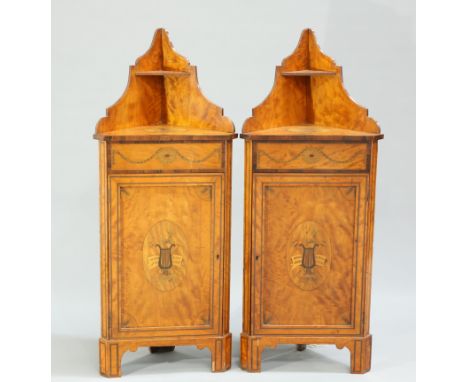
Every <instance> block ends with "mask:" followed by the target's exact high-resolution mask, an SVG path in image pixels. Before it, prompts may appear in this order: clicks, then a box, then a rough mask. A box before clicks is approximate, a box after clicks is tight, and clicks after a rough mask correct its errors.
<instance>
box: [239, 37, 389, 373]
mask: <svg viewBox="0 0 468 382" xmlns="http://www.w3.org/2000/svg"><path fill="white" fill-rule="evenodd" d="M241 137H242V138H244V139H245V214H244V216H245V217H244V219H245V222H244V225H245V226H244V300H243V333H242V334H241V366H242V368H244V369H246V370H248V371H260V368H261V354H262V351H263V350H264V349H265V348H266V347H271V348H274V347H276V346H277V345H278V344H296V345H297V349H298V350H304V349H305V348H306V345H307V344H332V345H333V344H334V345H336V347H338V348H339V349H341V348H343V347H346V348H348V349H349V351H350V353H351V372H353V373H365V372H367V371H368V370H369V369H370V360H371V335H370V334H369V306H370V288H371V264H372V240H373V221H374V196H375V177H376V161H377V141H378V140H379V139H381V138H382V137H383V136H382V135H381V134H380V129H379V127H378V126H377V124H376V122H375V121H374V120H373V119H371V118H369V117H368V115H367V110H366V109H364V108H362V107H361V106H359V105H357V104H356V103H355V102H353V101H352V100H351V98H350V97H349V96H348V94H347V92H346V91H345V89H344V88H343V84H342V75H341V68H340V67H338V66H337V65H336V64H335V63H334V61H333V60H332V59H330V58H329V57H327V56H326V55H324V54H323V53H322V52H321V51H320V49H319V47H318V46H317V43H316V40H315V37H314V34H313V33H312V31H311V30H310V29H307V30H305V31H303V33H302V36H301V38H300V41H299V44H298V46H297V48H296V50H295V51H294V52H293V54H292V55H291V56H289V57H287V58H286V59H284V60H283V62H282V65H281V66H279V67H277V68H276V75H275V83H274V86H273V89H272V91H271V93H270V94H269V96H268V97H267V98H266V99H265V100H264V101H263V103H262V104H261V105H259V106H258V107H256V108H255V109H253V113H252V117H250V118H249V119H247V120H246V122H245V123H244V126H243V134H242V135H241Z"/></svg>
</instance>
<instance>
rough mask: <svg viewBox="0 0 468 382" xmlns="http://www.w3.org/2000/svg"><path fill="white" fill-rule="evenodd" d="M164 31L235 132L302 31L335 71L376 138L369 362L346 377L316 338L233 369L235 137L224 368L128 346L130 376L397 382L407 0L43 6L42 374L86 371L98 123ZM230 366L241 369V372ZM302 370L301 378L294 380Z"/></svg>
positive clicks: (238, 206)
mask: <svg viewBox="0 0 468 382" xmlns="http://www.w3.org/2000/svg"><path fill="white" fill-rule="evenodd" d="M158 27H165V28H167V30H168V31H169V34H170V38H171V40H172V42H173V44H174V47H175V48H176V50H177V51H178V52H179V53H181V54H183V55H185V56H186V57H188V58H189V60H190V62H191V63H192V64H193V65H197V66H198V74H199V82H200V86H201V88H202V90H203V92H204V94H205V95H206V96H207V97H208V98H209V99H210V100H211V101H213V102H214V103H216V104H218V105H220V106H222V107H224V111H225V114H226V115H227V116H229V117H230V118H231V119H232V120H233V121H234V124H235V125H236V130H237V131H240V130H241V128H242V123H243V121H244V120H245V119H246V118H247V117H248V116H249V115H250V112H251V108H252V107H254V106H256V105H258V104H259V103H260V102H261V101H262V100H263V99H264V98H265V97H266V95H267V94H268V92H269V91H270V89H271V87H272V84H273V76H274V68H275V65H279V64H280V62H281V59H282V58H283V57H285V56H287V55H289V54H290V53H291V52H292V51H293V49H294V47H295V46H296V43H297V41H298V39H299V36H300V32H301V30H302V29H303V28H306V27H311V28H312V29H314V30H315V31H316V36H317V38H318V42H319V44H320V46H321V48H322V50H323V51H324V52H325V53H326V54H328V55H330V56H331V57H333V58H334V59H335V61H336V62H337V64H339V65H342V66H343V70H344V80H345V86H346V88H347V89H348V91H349V93H350V94H351V96H352V97H353V98H354V99H355V100H356V101H357V102H358V103H360V104H362V105H364V106H365V107H368V108H369V111H370V115H371V116H372V117H374V118H375V119H376V120H377V121H378V123H379V124H380V126H381V127H382V131H383V133H384V134H385V139H384V140H383V141H381V144H380V150H379V165H378V178H377V205H376V220H375V245H374V274H373V297H372V320H371V333H372V334H373V336H374V346H373V360H372V362H373V368H372V371H371V372H370V373H369V374H367V375H364V376H362V377H353V376H352V375H350V374H348V358H349V353H348V351H347V350H337V349H335V348H334V347H329V346H320V347H315V348H310V349H309V350H307V351H306V352H303V353H297V352H295V351H294V349H293V347H292V346H281V347H279V348H278V349H276V350H274V351H273V350H267V351H266V352H265V353H264V362H263V370H264V371H263V373H261V374H259V375H257V374H247V373H245V372H242V371H241V370H240V369H239V360H238V357H239V344H238V337H239V333H240V328H241V313H242V306H241V300H242V287H241V280H242V265H241V264H242V219H243V216H242V207H243V141H242V140H237V141H236V142H235V144H234V163H233V195H232V203H233V214H232V284H231V332H232V333H233V338H234V341H235V342H234V345H233V346H234V348H233V367H232V370H231V371H229V372H227V373H223V374H211V373H210V372H209V353H208V351H207V350H203V351H199V350H196V349H195V348H192V347H187V348H185V347H184V348H177V351H176V352H175V353H173V354H167V355H161V356H154V355H149V354H148V352H147V350H146V349H140V350H139V351H138V352H136V353H127V354H126V355H125V357H124V360H123V361H124V365H123V372H124V374H125V375H126V378H130V379H132V380H139V379H147V380H150V379H151V380H158V378H160V377H164V378H165V380H167V381H174V380H187V379H188V378H190V379H191V380H193V381H195V380H204V381H207V380H218V381H219V380H238V378H239V377H243V378H245V379H257V380H260V379H265V380H267V379H268V380H270V381H274V380H278V381H280V380H282V381H284V379H285V378H287V377H288V375H287V374H286V373H291V374H290V375H291V376H292V377H293V378H296V377H298V378H301V377H306V378H310V380H312V379H313V378H320V379H319V380H336V381H338V380H350V379H351V378H354V379H357V378H361V380H363V381H369V380H379V381H395V380H398V381H409V380H414V373H415V371H414V370H415V368H414V361H415V282H414V279H415V6H414V1H407V0H399V1H396V0H362V1H351V0H329V1H266V0H265V1H255V0H250V1H239V0H238V1H232V2H227V1H169V0H165V1H155V0H152V1H149V0H148V1H116V0H112V1H111V0H106V1H103V0H99V1H98V0H81V1H73V0H61V1H54V2H53V38H52V43H53V45H52V46H53V57H52V59H53V73H52V80H53V83H52V86H53V87H52V89H53V98H52V105H53V130H52V132H53V138H52V139H53V142H52V149H53V164H52V171H53V172H52V174H53V180H52V182H53V195H52V197H53V211H52V218H53V227H52V235H53V237H52V239H53V241H52V243H53V253H52V288H53V289H52V299H53V300H52V301H53V308H52V333H53V338H52V371H53V377H54V380H56V381H59V380H62V379H63V380H65V379H66V380H74V379H75V380H82V379H87V380H88V379H90V378H91V379H92V378H95V379H96V380H102V379H101V377H100V376H99V374H98V351H97V350H98V347H97V340H98V337H99V334H100V333H99V332H100V320H99V314H100V309H99V296H100V295H99V244H98V243H99V235H98V232H99V228H98V222H99V220H98V155H97V146H98V145H97V142H96V141H94V140H92V138H91V136H92V134H93V131H94V127H95V124H96V122H97V120H98V119H99V118H100V117H102V116H103V115H104V113H105V108H106V107H108V106H110V105H111V104H113V103H114V102H115V101H116V100H117V99H118V98H119V97H120V95H121V94H122V93H123V91H124V89H125V86H126V83H127V76H128V66H129V65H131V64H133V63H134V60H135V59H136V58H137V57H138V56H140V55H141V54H142V53H143V52H145V51H146V49H147V48H148V47H149V44H150V42H151V39H152V36H153V33H154V31H155V29H156V28H158ZM241 373H242V374H241ZM303 373H307V374H303Z"/></svg>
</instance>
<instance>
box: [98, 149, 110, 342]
mask: <svg viewBox="0 0 468 382" xmlns="http://www.w3.org/2000/svg"><path fill="white" fill-rule="evenodd" d="M107 205H108V200H107V143H106V142H99V213H100V241H101V242H100V252H101V254H100V257H101V264H100V266H101V335H102V337H104V338H106V337H107V336H108V327H109V322H108V317H109V298H108V288H107V286H108V283H109V278H108V274H109V268H108V253H109V252H108V216H107Z"/></svg>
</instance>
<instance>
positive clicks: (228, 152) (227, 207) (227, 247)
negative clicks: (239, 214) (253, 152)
mask: <svg viewBox="0 0 468 382" xmlns="http://www.w3.org/2000/svg"><path fill="white" fill-rule="evenodd" d="M224 145H225V150H224V152H225V158H224V163H225V171H226V176H225V177H224V192H223V190H222V191H221V193H222V194H224V240H223V244H222V245H223V278H224V280H223V298H222V309H223V326H222V327H223V334H224V333H228V332H229V301H230V283H231V277H230V276H231V182H232V170H231V169H232V141H227V142H225V143H224Z"/></svg>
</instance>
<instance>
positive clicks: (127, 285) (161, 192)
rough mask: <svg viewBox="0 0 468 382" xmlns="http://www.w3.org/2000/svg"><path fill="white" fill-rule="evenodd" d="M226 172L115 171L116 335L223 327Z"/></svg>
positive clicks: (113, 289) (112, 184)
mask: <svg viewBox="0 0 468 382" xmlns="http://www.w3.org/2000/svg"><path fill="white" fill-rule="evenodd" d="M222 177H223V176H222V175H210V176H201V175H194V176H188V175H187V174H184V175H182V176H177V175H171V176H164V175H161V176H159V175H153V176H149V175H135V176H117V177H114V176H111V177H110V193H111V201H112V202H111V203H112V206H111V251H110V252H111V267H110V268H111V277H112V283H111V296H112V298H111V299H112V313H113V314H112V317H113V322H112V325H111V326H112V330H113V335H114V336H118V337H126V336H135V335H141V336H158V335H166V333H165V332H166V331H168V330H170V331H171V335H177V334H178V333H180V334H208V333H217V332H218V330H219V322H220V320H219V316H218V315H219V309H218V306H219V297H220V290H219V275H220V264H221V263H222V256H221V255H222V248H221V243H222V237H221V235H222V229H221V222H222V216H221V214H222V210H221V206H222V199H221V187H222V179H223V178H222ZM215 285H217V286H218V287H215ZM116 318H117V319H116Z"/></svg>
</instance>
